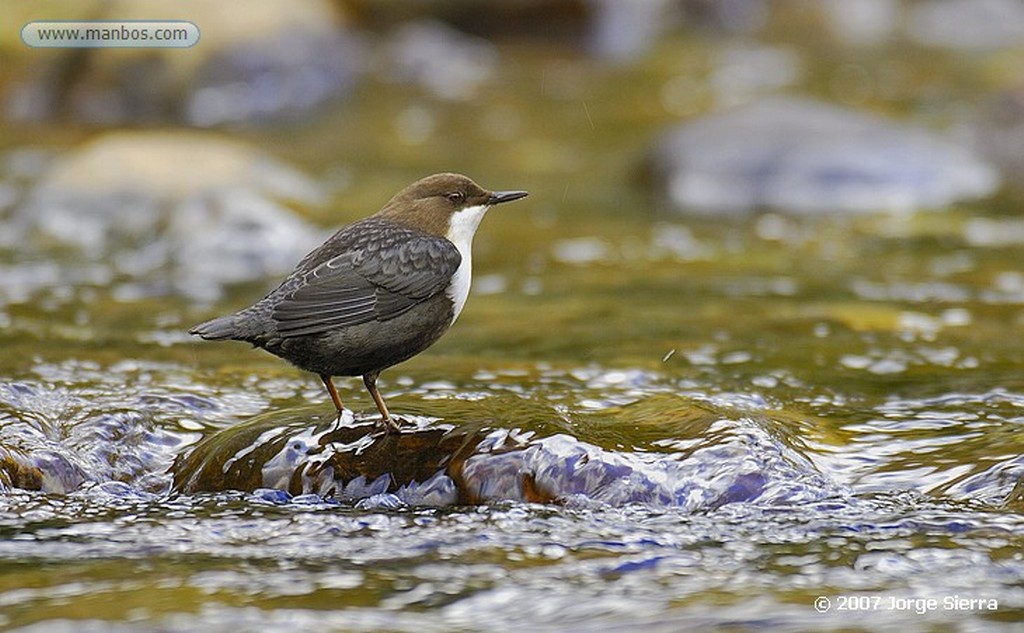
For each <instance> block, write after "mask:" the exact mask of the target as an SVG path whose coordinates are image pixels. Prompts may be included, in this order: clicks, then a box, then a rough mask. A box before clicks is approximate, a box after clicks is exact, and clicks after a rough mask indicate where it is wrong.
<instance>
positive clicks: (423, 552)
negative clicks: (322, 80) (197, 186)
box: [0, 42, 1024, 632]
mask: <svg viewBox="0 0 1024 633" xmlns="http://www.w3.org/2000/svg"><path fill="white" fill-rule="evenodd" d="M681 46H682V49H672V50H671V51H667V52H662V53H660V55H661V56H659V55H654V56H653V57H652V60H651V65H652V68H650V69H648V72H647V74H646V75H643V74H641V73H635V72H634V71H628V72H627V71H626V70H619V71H611V70H607V69H603V68H599V67H592V66H591V65H590V64H589V63H586V62H581V61H579V60H572V59H564V58H563V57H562V56H561V55H560V54H558V53H553V52H551V51H546V52H545V51H544V50H543V47H541V48H540V49H530V48H525V49H523V50H516V49H514V48H511V49H509V50H506V51H504V54H505V55H506V56H507V57H508V58H509V59H511V60H512V63H510V64H509V66H508V68H506V69H505V70H503V71H502V73H504V74H503V75H502V76H503V77H504V78H505V79H507V81H508V82H510V85H514V86H516V85H517V86H519V89H518V90H515V91H509V92H505V91H500V90H498V88H496V87H492V88H491V89H490V90H491V92H490V93H488V94H486V95H484V98H482V100H481V102H480V103H481V104H482V105H475V104H469V103H454V104H445V105H439V104H436V103H432V102H428V101H422V99H421V98H420V97H416V96H414V95H415V93H412V95H413V96H411V95H410V93H409V92H411V89H410V91H403V90H404V89H401V88H398V87H395V86H393V85H391V84H388V83H384V82H373V81H372V80H368V81H369V82H370V84H371V85H370V87H369V88H367V90H366V91H365V93H363V94H361V95H360V96H357V97H353V98H352V100H351V101H349V102H347V103H345V104H343V105H342V106H340V107H339V111H338V112H336V113H330V114H327V115H325V118H324V119H321V120H319V121H318V122H317V123H316V124H315V125H314V124H310V125H309V126H307V127H300V128H298V129H294V128H293V129H290V130H283V131H271V132H267V133H257V132H253V131H248V132H246V131H241V132H239V135H240V137H242V138H244V139H246V140H248V141H249V142H252V143H255V144H260V145H263V146H265V147H268V148H271V149H273V151H274V152H276V153H277V154H278V155H281V156H284V157H286V158H288V159H290V160H294V161H296V162H297V163H299V164H300V165H303V166H304V167H305V168H306V169H308V171H309V172H310V173H312V174H315V175H316V176H317V178H319V179H320V181H322V182H325V183H328V185H329V186H331V187H333V191H334V193H333V194H332V195H331V201H330V203H329V204H327V205H325V207H324V208H322V209H318V208H309V209H303V212H304V213H306V215H307V217H308V218H309V219H310V220H311V221H312V222H314V223H316V224H318V225H321V226H323V227H331V226H337V225H339V224H342V223H344V222H347V221H349V220H351V219H354V218H356V217H359V216H360V215H362V214H363V213H364V212H368V211H370V210H372V209H374V208H376V207H377V206H379V204H380V203H382V202H383V200H384V199H385V198H386V197H387V196H388V195H389V194H390V193H391V192H392V191H393V190H396V189H397V188H398V187H400V186H402V185H404V184H406V182H407V181H411V180H413V179H414V178H416V177H417V176H418V175H421V174H422V173H424V172H428V171H438V170H440V169H451V170H457V171H464V172H467V173H469V174H470V175H471V176H473V177H474V178H475V179H477V180H478V181H479V182H481V183H482V184H484V185H485V186H488V187H493V188H495V189H513V188H524V189H529V190H530V191H531V196H530V197H529V198H527V199H526V200H524V201H522V202H519V203H517V208H512V205H509V208H501V207H499V208H496V209H495V210H494V211H493V212H492V213H490V214H489V216H488V217H487V218H486V219H485V221H484V223H483V225H482V227H481V229H480V232H479V233H478V235H477V241H476V250H475V257H474V260H475V261H474V265H475V267H476V269H475V274H476V279H475V282H474V283H475V289H474V294H473V295H472V296H471V297H470V300H469V302H468V303H467V306H466V309H465V311H464V312H463V314H462V316H461V317H460V319H459V322H458V323H457V324H456V325H455V327H453V329H452V330H451V331H450V332H449V333H448V335H447V336H446V337H445V338H444V339H442V341H441V342H439V343H438V344H437V345H436V346H435V347H434V348H432V349H431V350H429V351H427V352H426V353H424V354H423V355H421V356H419V357H417V358H415V359H413V360H411V361H409V362H407V363H405V364H403V365H400V366H398V367H395V368H392V369H390V370H388V371H386V372H385V373H384V374H383V376H382V378H381V387H382V393H383V395H384V397H385V398H386V399H387V401H388V403H389V406H390V408H391V409H392V411H393V412H395V413H396V414H397V415H398V416H399V417H401V418H403V419H404V420H405V424H406V428H405V432H404V433H403V438H408V439H407V440H405V439H403V440H402V441H408V442H409V443H408V444H402V443H401V442H398V441H397V440H396V441H395V443H393V444H385V442H387V441H391V440H388V439H387V438H384V437H382V436H380V435H379V434H377V435H372V431H373V428H374V427H373V425H372V420H373V417H372V412H373V410H374V408H373V405H372V402H371V401H370V400H369V397H368V396H367V395H366V393H365V392H364V391H363V390H362V387H361V384H360V383H359V381H358V380H357V379H353V380H348V381H346V380H344V379H343V380H339V381H338V384H339V387H340V389H341V392H342V397H343V398H344V399H345V402H346V404H347V405H348V406H350V407H351V408H352V409H354V410H355V412H356V415H355V416H354V417H352V416H347V417H346V418H344V419H343V420H342V423H343V425H342V426H338V425H337V423H336V422H335V421H334V420H333V419H332V416H330V415H329V414H330V411H331V405H330V401H329V399H328V398H327V396H326V394H325V393H324V392H323V390H322V387H321V385H320V383H319V381H318V380H317V379H316V378H315V377H313V376H309V375H305V374H302V373H301V372H299V371H297V370H294V369H292V368H290V367H289V366H287V365H286V364H284V363H282V362H280V361H278V360H277V359H274V358H272V357H270V356H269V355H266V354H264V353H262V352H259V351H256V350H251V349H249V348H247V347H246V346H244V345H242V344H233V343H220V344H213V343H202V342H196V341H192V340H190V339H189V337H188V336H187V335H186V334H185V333H184V332H185V331H186V330H187V329H188V327H189V326H190V325H192V324H193V323H195V322H198V321H200V320H203V319H205V318H208V317H210V316H212V315H214V314H217V313H221V312H225V311H227V310H231V309H236V308H238V307H241V306H243V305H245V304H247V303H249V302H251V301H253V300H255V299H257V298H258V297H259V296H261V293H262V292H265V291H266V289H267V287H268V285H269V284H270V283H272V280H271V279H266V280H262V281H259V282H255V283H249V284H242V285H238V286H232V287H230V288H229V291H228V292H227V293H226V294H224V295H222V296H218V297H216V298H215V299H212V300H208V301H205V302H201V301H197V300H195V299H194V298H187V295H186V296H182V295H181V294H180V293H175V292H166V291H158V290H153V289H152V288H146V287H143V286H140V284H139V282H138V281H137V280H135V279H130V278H128V277H127V276H126V275H124V274H123V272H122V271H121V269H119V268H117V266H116V265H113V264H111V263H110V262H107V261H104V260H97V261H83V259H82V258H81V256H80V255H70V254H65V253H63V252H62V251H59V250H57V251H47V256H46V257H42V256H40V255H38V253H35V254H33V253H27V254H26V253H25V252H24V251H21V250H19V248H18V245H17V244H11V243H10V242H9V241H7V242H4V251H3V259H2V261H0V278H2V279H3V284H4V288H5V294H4V299H3V303H2V304H0V322H2V326H3V327H2V330H0V348H2V350H3V353H2V355H0V377H2V378H0V473H2V475H0V477H2V479H0V484H2V485H0V489H2V490H3V492H2V494H0V627H2V628H9V629H21V630H31V631H37V630H38V631H43V630H45V631H93V630H95V631H104V632H106V631H120V630H126V631H136V630H161V631H195V630H211V631H228V630H230V631H239V630H260V631H296V630H314V629H315V630H366V631H370V630H389V631H453V630H534V631H562V630H574V631H608V630H641V629H643V630H649V631H677V630H687V629H702V628H713V627H722V628H725V629H728V630H823V629H824V630H839V629H842V630H873V631H874V630H908V629H909V630H922V629H924V630H954V629H955V630H977V631H981V630H984V631H990V630H1001V629H1005V630H1010V629H1012V628H1014V626H1015V623H1019V622H1020V621H1022V620H1024V514H1022V513H1024V483H1022V482H1024V434H1022V433H1021V427H1022V424H1024V341H1022V338H1021V337H1020V336H1019V332H1020V328H1021V325H1022V322H1024V308H1022V306H1024V271H1022V269H1021V263H1020V250H1021V247H1022V243H1024V230H1022V228H1021V226H1022V225H1021V221H1020V220H1019V219H1018V218H1017V217H1016V216H1014V215H1012V214H1011V213H1010V211H1009V210H1010V209H1012V208H1013V203H1012V202H1006V201H1003V200H997V201H996V202H986V203H978V204H975V205H968V206H963V207H957V208H953V209H947V210H943V211H935V212H919V213H909V214H900V215H890V214H865V215H860V216H855V217H831V216H830V217H821V218H815V217H804V216H790V215H787V214H786V213H784V212H764V213H759V214H756V215H753V216H750V217H730V218H728V219H725V220H723V219H714V218H709V217H699V218H684V217H681V216H673V215H671V214H669V213H667V212H665V211H664V210H663V209H660V208H659V207H658V205H657V204H656V203H655V202H653V201H652V200H651V198H650V197H649V196H647V195H645V194H644V192H643V191H642V187H641V186H639V185H637V184H636V182H635V181H634V180H631V179H630V177H628V176H627V175H625V173H626V172H628V171H629V169H628V168H627V166H626V165H627V163H629V162H630V161H631V160H632V159H633V158H635V157H636V156H637V151H638V150H640V149H642V148H643V147H644V144H645V143H646V141H647V140H648V139H649V137H650V133H651V130H653V129H654V126H655V123H656V122H657V121H658V120H659V117H661V118H662V119H664V118H667V117H666V115H665V114H664V113H661V114H656V113H652V110H651V109H650V108H647V109H645V107H647V106H645V105H643V104H648V103H649V102H648V101H647V100H646V99H645V95H648V94H649V92H650V90H651V89H652V86H654V85H656V84H658V82H659V81H663V80H664V76H663V75H664V73H665V72H668V71H666V70H665V68H666V65H668V66H670V67H671V69H672V70H671V72H673V73H674V72H676V70H678V67H677V66H672V64H670V63H669V62H668V61H666V59H669V58H671V59H676V60H678V59H689V58H686V57H685V54H684V53H685V51H690V49H689V48H688V46H689V45H688V44H686V43H685V42H684V43H683V44H682V45H681ZM680 50H682V51H683V52H680ZM686 54H691V55H692V51H691V52H690V53H686ZM673 63H676V62H673ZM689 63H692V64H695V63H696V62H689ZM684 65H685V64H684ZM659 73H662V74H659ZM538 76H539V77H543V78H544V79H543V81H541V82H540V83H538V82H537V80H536V77H538ZM637 77H645V78H641V79H637ZM573 82H576V83H573ZM498 83H500V82H498ZM556 84H557V85H556ZM552 86H555V87H552ZM417 100H420V101H422V102H418V101H417ZM410 101H411V102H413V103H414V105H411V106H410V105H408V103H409V102H410ZM474 103H475V102H474ZM409 108H419V109H418V110H416V111H415V112H414V113H413V114H412V115H410V114H409ZM655 110H657V109H656V108H655ZM417 113H418V114H417ZM410 116H411V117H412V118H413V119H414V120H416V121H420V120H421V119H422V117H423V116H426V118H427V120H428V121H429V125H428V127H429V128H430V129H431V130H433V132H431V134H432V136H429V140H428V141H426V142H424V143H423V144H419V143H418V142H413V141H410V140H409V139H408V138H405V137H403V136H402V135H403V134H407V133H408V130H407V129H406V128H407V125H408V120H409V118H410ZM416 117H420V118H416ZM475 117H480V118H481V120H484V121H487V120H489V121H490V122H491V123H490V124H488V125H489V126H490V127H485V125H484V124H483V123H480V122H478V121H476V120H475ZM488 117H490V118H489V119H488ZM421 122H422V121H421ZM467 122H470V123H467ZM498 122H502V125H505V126H512V128H513V129H512V131H511V132H508V130H507V129H506V128H504V127H501V126H498V125H497V123H498ZM495 126H497V128H496V129H492V128H495ZM323 130H330V132H328V133H324V132H323ZM403 130H404V131H403ZM502 130H505V131H504V132H503V131H502ZM506 132H508V133H506ZM65 134H69V135H71V136H75V135H76V134H78V132H77V131H74V130H72V131H65ZM19 135H21V136H20V138H21V139H22V141H20V142H21V143H22V144H27V143H28V141H27V133H26V132H24V131H21V132H18V133H17V134H16V135H15V141H18V138H19ZM40 136H42V137H44V138H43V140H44V141H45V142H46V143H47V144H49V145H52V146H54V147H53V149H52V150H50V151H53V152H55V153H59V151H60V146H61V142H62V140H61V138H60V137H61V135H60V134H55V135H50V136H47V135H46V134H40ZM84 136H87V135H86V134H83V137H84ZM403 139H405V140H404V141H403ZM15 141H12V142H15ZM611 148H614V149H615V150H616V152H614V153H613V152H611V151H610V149H611ZM355 152H359V153H360V158H359V159H358V160H356V159H355V158H353V157H352V156H353V155H354V153H355ZM26 156H27V155H26V154H25V153H24V151H23V150H22V149H21V147H20V145H18V144H14V145H9V153H8V161H7V163H8V165H9V166H8V175H7V179H8V180H7V181H8V182H12V183H14V185H12V186H15V187H21V186H26V187H27V186H28V185H27V184H24V183H22V182H21V181H19V180H18V177H17V176H16V175H12V173H13V171H16V170H14V169H13V168H12V167H10V165H14V164H21V163H24V161H25V160H27V158H26ZM29 158H31V157H29ZM19 161H21V163H19ZM385 166H387V167H385ZM338 209H342V211H338ZM314 245H315V244H310V245H309V246H310V247H312V246H314ZM122 263H123V262H122ZM140 288H141V290H140ZM360 424H361V425H362V426H358V425H360ZM346 425H347V426H349V427H352V428H356V429H365V431H366V432H367V433H371V435H368V436H364V433H363V431H361V430H360V431H359V433H357V434H355V435H352V432H351V430H346V429H345V428H344V427H345V426H346ZM204 438H205V443H203V444H200V442H203V441H204ZM211 438H214V439H211ZM216 438H223V439H220V440H216ZM421 440H422V443H421V444H416V442H418V441H421ZM218 442H219V443H218ZM445 442H449V443H451V445H452V446H457V448H452V449H450V450H449V448H446V447H448V444H445ZM197 445H201V446H203V447H205V448H204V450H207V452H206V453H202V454H200V453H199V451H197V452H196V454H195V455H197V457H195V458H194V459H193V460H192V461H191V462H189V461H187V456H188V455H190V452H191V451H192V450H193V449H194V448H195V447H196V446H197ZM417 447H419V448H417ZM424 447H425V448H424ZM438 447H441V448H440V449H439V448H438ZM438 450H440V451H441V453H440V457H438V460H439V461H437V462H436V464H435V463H434V462H430V463H429V464H427V465H426V466H424V465H423V463H421V462H420V461H418V460H421V459H422V460H426V459H427V457H425V456H431V458H433V457H436V456H437V455H438V453H437V451H438ZM402 451H404V452H402ZM446 451H447V452H446ZM396 455H400V456H401V457H400V458H399V457H396ZM452 455H457V456H458V459H455V458H452V457H451V456H452ZM371 457H372V459H374V460H378V462H379V460H384V462H383V463H384V466H380V464H379V463H378V462H374V463H369V462H370V461H371ZM200 458H201V459H200ZM363 458H365V462H366V463H364V462H360V461H359V460H360V459H363ZM449 458H451V459H449ZM203 459H205V460H207V461H205V462H202V460H203ZM346 459H352V460H356V461H357V462H359V463H358V464H357V466H358V468H357V470H356V471H354V472H358V473H361V474H360V475H359V476H358V477H356V476H354V473H353V476H350V477H347V478H346V477H343V476H342V474H340V469H343V464H348V463H349V462H344V461H342V460H346ZM389 459H390V460H391V461H387V460H389ZM332 460H333V461H332ZM328 462H329V464H330V465H331V467H332V468H333V469H334V470H324V469H322V468H320V466H323V464H325V463H328ZM456 462H457V466H458V467H457V468H456V467H455V466H453V464H455V463H456ZM431 464H433V465H432V466H431ZM313 466H318V468H319V469H317V468H313ZM354 468H355V466H354ZM381 468H385V469H392V470H393V471H395V472H397V471H398V470H400V469H403V468H407V469H411V470H415V469H416V468H424V469H426V470H424V471H423V472H424V473H431V474H430V476H429V477H428V476H426V475H424V476H422V477H414V478H413V481H412V483H410V482H408V481H402V480H400V479H401V478H400V477H398V476H394V477H390V476H388V475H383V474H382V472H380V471H381ZM204 469H205V470H204ZM360 469H361V470H360ZM371 472H372V474H367V473H371ZM403 472H405V471H403ZM400 484H401V485H400ZM406 484H409V485H406Z"/></svg>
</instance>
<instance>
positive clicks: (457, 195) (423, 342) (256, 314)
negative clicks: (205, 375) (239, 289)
mask: <svg viewBox="0 0 1024 633" xmlns="http://www.w3.org/2000/svg"><path fill="white" fill-rule="evenodd" d="M527 195H528V192H526V191H518V190H516V191H488V190H487V189H484V188H483V187H481V186H480V185H478V184H476V183H475V182H473V180H471V179H470V178H469V177H467V176H463V175H461V174H455V173H440V174H434V175H432V176H427V177H425V178H422V179H420V180H417V181H416V182H414V183H412V184H411V185H409V186H407V187H405V188H404V189H402V190H401V191H399V192H398V193H397V194H395V195H394V196H393V197H392V198H391V199H390V200H389V201H388V202H387V203H386V204H385V205H384V206H383V207H382V208H381V209H380V210H379V211H377V212H376V213H374V214H373V215H371V216H369V217H366V218H364V219H362V220H358V221H356V222H353V223H352V224H349V225H347V226H345V227H343V228H341V229H340V230H338V231H337V232H336V233H335V234H334V235H332V236H331V237H330V238H328V239H327V241H325V242H324V243H323V244H321V245H320V246H319V247H317V248H315V249H314V250H313V251H311V252H310V253H309V254H307V255H306V256H305V257H303V258H302V260H300V261H299V263H298V264H297V265H296V267H295V270H294V271H292V273H291V274H289V275H288V276H287V277H286V278H285V279H284V281H282V282H281V284H280V285H279V286H277V287H276V288H275V289H274V290H272V291H270V292H269V293H268V294H267V295H266V296H265V297H263V298H262V299H260V300H259V301H257V302H256V303H254V304H253V305H251V306H249V307H248V308H245V309H243V310H240V311H238V312H235V313H234V314H229V315H227V316H221V317H218V318H215V319H212V320H210V321H206V322H204V323H200V324H199V325H196V326H195V327H193V328H191V329H190V330H189V334H191V335H194V336H198V337H200V338H202V339H205V340H211V341H219V340H236V341H244V342H247V343H250V344H252V345H253V346H254V347H257V348H262V349H264V350H266V351H267V352H270V353H271V354H274V355H275V356H278V357H280V358H282V359H284V360H286V361H288V362H289V363H291V364H292V365H294V366H296V367H298V368H300V369H303V370H305V371H308V372H312V373H314V374H317V375H318V376H319V377H320V380H321V381H322V382H323V384H324V387H325V388H326V389H327V393H328V395H329V396H330V397H331V400H332V402H333V403H334V406H335V408H336V409H337V411H338V414H339V419H341V414H342V412H343V411H344V406H343V404H342V401H341V397H340V396H339V394H338V390H337V388H336V387H335V385H334V381H333V377H334V376H362V379H363V384H364V385H365V386H366V390H367V391H368V392H369V394H370V396H371V397H372V398H373V401H374V404H375V405H376V407H377V410H378V411H379V412H380V414H381V418H382V423H383V425H384V429H385V431H386V432H388V433H391V432H397V431H398V430H399V427H398V424H397V423H395V422H394V420H393V419H392V417H391V415H390V413H389V412H388V408H387V405H386V404H385V403H384V399H383V398H382V397H381V395H380V391H379V390H378V389H377V378H378V377H379V376H380V373H381V372H382V371H383V370H385V369H387V368H389V367H392V366H394V365H397V364H398V363H401V362H403V361H406V360H408V359H410V358H412V357H413V356H416V355H417V354H419V353H420V352H422V351H423V350H425V349H427V348H428V347H430V346H431V345H432V344H433V343H434V342H436V341H437V340H438V339H439V338H440V337H441V336H442V335H443V334H444V333H445V332H447V331H448V328H450V327H451V326H452V324H453V323H455V320H456V319H457V318H458V316H459V314H460V313H461V312H462V308H463V307H464V306H465V304H466V298H467V297H468V295H469V289H470V282H471V279H472V244H473V236H474V235H475V234H476V230H477V227H478V226H479V225H480V222H481V220H483V217H484V215H485V214H486V212H487V210H488V209H490V208H491V207H493V206H494V205H498V204H504V203H506V202H512V201H513V200H519V199H520V198H524V197H526V196H527Z"/></svg>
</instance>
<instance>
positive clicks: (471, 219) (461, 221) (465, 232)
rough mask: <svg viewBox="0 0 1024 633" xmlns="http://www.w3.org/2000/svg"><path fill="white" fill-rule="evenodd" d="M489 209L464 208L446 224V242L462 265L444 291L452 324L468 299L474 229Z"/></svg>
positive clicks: (482, 206) (454, 214) (485, 206)
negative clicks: (457, 254) (453, 245)
mask: <svg viewBox="0 0 1024 633" xmlns="http://www.w3.org/2000/svg"><path fill="white" fill-rule="evenodd" d="M487 209H490V207H489V206H487V205H483V204H482V205H479V206H475V207H466V208H465V209H462V210H461V211H456V212H455V213H453V214H452V218H451V222H450V223H449V224H448V235H447V236H446V237H447V238H448V241H449V242H451V243H452V244H455V248H457V249H459V254H460V255H462V263H461V264H459V268H458V270H456V271H455V274H454V275H453V276H452V282H451V284H450V285H449V286H448V289H447V290H446V291H445V292H446V294H447V295H448V298H449V299H451V300H452V306H453V308H454V312H453V313H452V323H455V319H457V318H459V313H460V312H462V307H463V306H464V305H466V298H467V297H469V286H470V283H471V282H472V279H473V235H474V234H475V233H476V228H477V227H478V226H480V220H482V219H484V214H485V213H487Z"/></svg>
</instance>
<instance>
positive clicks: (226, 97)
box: [8, 0, 360, 126]
mask: <svg viewBox="0 0 1024 633" xmlns="http://www.w3.org/2000/svg"><path fill="white" fill-rule="evenodd" d="M88 17H89V18H90V19H111V20H153V19H155V18H160V19H175V20H188V21H191V22H192V23H193V24H195V25H197V26H198V28H199V30H200V44H199V45H196V46H194V47H192V48H191V49H189V50H188V51H183V50H181V49H175V48H90V49H64V50H61V51H59V52H58V53H56V54H54V55H51V56H48V57H46V58H45V59H46V61H45V62H44V64H45V65H44V66H41V67H39V68H36V69H35V70H34V72H33V73H32V75H31V77H30V78H29V79H28V80H27V81H26V82H25V83H23V84H22V85H16V86H15V87H14V89H13V92H12V94H11V95H10V97H9V99H8V113H9V114H10V115H11V116H12V118H14V119H20V120H26V119H27V120H46V119H53V118H59V117H71V118H73V119H75V120H78V121H83V122H86V123H98V124H106V125H109V124H123V123H163V122H180V123H188V124H191V125H198V126H212V125H219V124H225V123H253V122H264V121H276V120H297V119H300V118H302V117H305V116H308V114H309V113H310V112H311V111H312V110H314V109H315V108H317V107H319V106H321V105H323V104H325V103H327V102H328V101H330V100H332V99H334V98H336V97H339V96H341V95H343V94H344V93H345V92H346V91H347V90H348V89H349V87H350V86H351V85H352V83H353V81H354V78H355V75H356V73H357V72H358V69H359V65H360V63H359V55H360V53H359V49H360V47H359V46H358V45H357V44H356V42H355V40H354V38H353V37H352V36H351V35H350V34H349V33H347V32H346V31H345V29H344V27H343V24H342V20H341V17H340V15H339V14H338V11H337V9H336V7H335V5H334V4H332V3H330V2H328V1H327V0H308V1H306V2H300V3H294V2H288V1H287V0H251V1H250V2H247V3H246V4H245V10H244V15H242V16H240V15H239V11H238V8H237V7H236V6H234V5H231V4H229V3H222V2H205V1H203V0H178V1H177V2H175V3H174V5H173V6H172V7H168V6H167V4H166V3H164V2H160V1H159V0H132V1H131V2H124V1H111V2H103V3H97V6H96V7H95V10H94V11H93V12H92V14H91V15H89V16H88Z"/></svg>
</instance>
